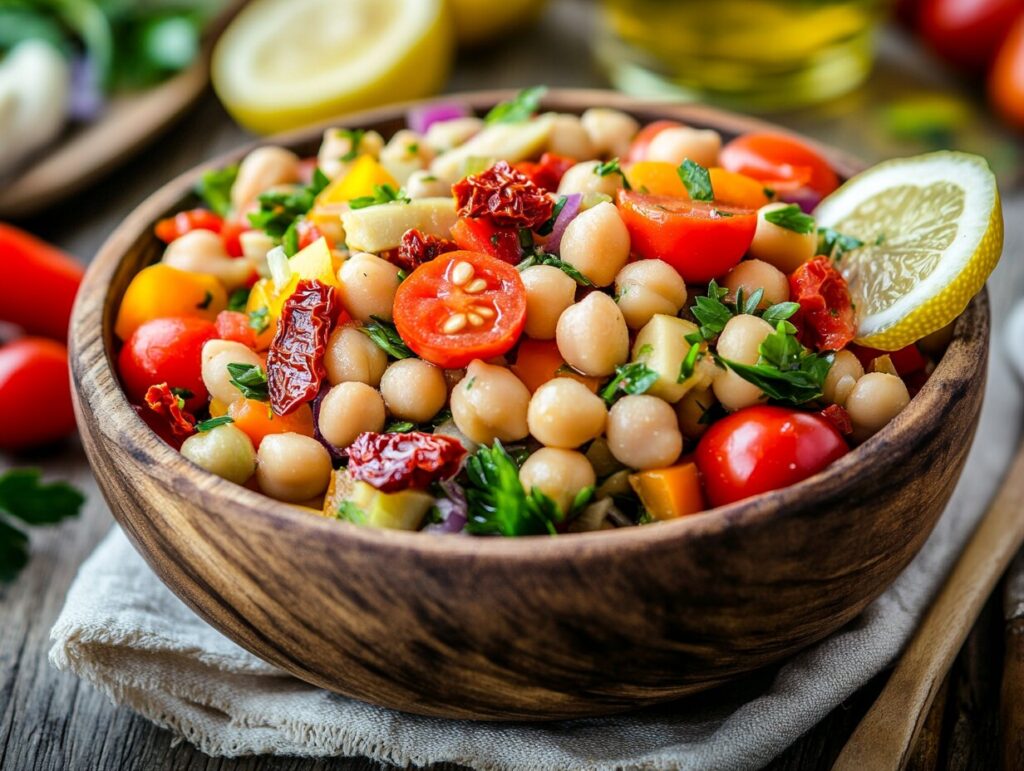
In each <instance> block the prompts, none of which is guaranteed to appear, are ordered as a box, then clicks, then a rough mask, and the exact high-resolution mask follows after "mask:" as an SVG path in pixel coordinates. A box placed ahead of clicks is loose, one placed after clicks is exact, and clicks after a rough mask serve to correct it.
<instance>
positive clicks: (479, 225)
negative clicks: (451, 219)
mask: <svg viewBox="0 0 1024 771" xmlns="http://www.w3.org/2000/svg"><path fill="white" fill-rule="evenodd" d="M452 238H453V239H454V240H455V243H457V244H458V245H459V248H460V249H463V250H465V251H467V252H483V253H484V254H489V255H491V256H492V257H497V258H498V259H499V260H501V261H502V262H507V263H509V264H511V265H515V264H516V263H517V262H519V260H521V259H522V257H523V250H522V247H521V246H520V245H519V233H518V232H516V229H515V228H500V227H498V226H497V225H495V224H494V223H493V222H491V221H490V220H485V219H480V218H478V217H459V219H458V221H456V223H455V224H454V225H453V226H452Z"/></svg>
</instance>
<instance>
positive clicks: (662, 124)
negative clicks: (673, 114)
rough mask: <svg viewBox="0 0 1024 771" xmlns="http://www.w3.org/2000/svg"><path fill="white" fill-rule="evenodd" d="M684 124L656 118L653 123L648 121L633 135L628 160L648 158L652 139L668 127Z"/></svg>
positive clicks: (677, 126)
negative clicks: (648, 149)
mask: <svg viewBox="0 0 1024 771" xmlns="http://www.w3.org/2000/svg"><path fill="white" fill-rule="evenodd" d="M682 125H683V124H682V123H680V122H679V121H677V120H656V121H654V122H653V123H648V124H647V125H646V126H644V127H643V128H642V129H640V131H639V132H637V135H636V136H635V137H633V141H632V143H631V144H630V145H629V153H628V154H627V155H626V160H627V161H645V160H647V148H648V147H650V146H651V140H652V139H654V138H655V137H656V136H658V134H660V133H661V132H662V131H664V130H665V129H667V128H679V127H680V126H682Z"/></svg>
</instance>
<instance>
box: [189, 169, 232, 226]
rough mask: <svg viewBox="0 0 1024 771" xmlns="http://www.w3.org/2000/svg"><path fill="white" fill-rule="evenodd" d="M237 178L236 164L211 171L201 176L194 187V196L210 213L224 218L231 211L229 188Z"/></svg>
mask: <svg viewBox="0 0 1024 771" xmlns="http://www.w3.org/2000/svg"><path fill="white" fill-rule="evenodd" d="M237 176H238V164H235V165H234V166H228V167H226V168H223V169H211V170H210V171H207V172H206V173H204V174H203V176H202V177H201V178H200V180H199V183H198V184H197V185H196V195H198V196H199V197H200V198H202V199H203V203H205V204H206V205H207V207H209V209H210V210H211V211H213V212H214V213H215V214H218V215H220V216H221V217H226V216H227V214H228V212H230V211H231V187H232V186H233V185H234V184H235V178H236V177H237Z"/></svg>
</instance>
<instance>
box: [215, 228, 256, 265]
mask: <svg viewBox="0 0 1024 771" xmlns="http://www.w3.org/2000/svg"><path fill="white" fill-rule="evenodd" d="M250 230H252V226H251V225H249V224H248V222H243V221H242V220H224V226H223V227H222V228H221V231H220V239H221V241H223V242H224V251H226V252H227V253H228V255H229V256H231V257H241V256H242V254H243V253H244V252H243V250H242V238H241V236H242V233H246V232H248V231H250Z"/></svg>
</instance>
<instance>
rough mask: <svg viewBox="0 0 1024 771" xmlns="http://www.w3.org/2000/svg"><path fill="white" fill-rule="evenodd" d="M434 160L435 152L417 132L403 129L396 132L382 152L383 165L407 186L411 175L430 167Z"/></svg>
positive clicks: (381, 160)
mask: <svg viewBox="0 0 1024 771" xmlns="http://www.w3.org/2000/svg"><path fill="white" fill-rule="evenodd" d="M433 159H434V151H433V150H432V149H431V147H430V145H428V144H427V143H426V142H425V141H424V140H423V137H421V136H420V135H419V134H417V133H416V132H415V131H409V130H408V129H402V130H400V131H396V132H395V134H394V136H392V137H391V141H390V142H388V143H387V144H386V145H384V149H383V150H381V151H380V162H381V165H382V166H383V167H384V168H385V169H387V170H388V171H389V172H390V173H391V176H393V177H394V178H395V179H397V180H398V181H399V182H400V183H401V184H403V185H404V184H405V183H406V181H407V180H408V179H409V175H410V174H412V173H413V172H414V171H420V170H422V169H425V168H426V167H427V166H429V165H430V162H431V161H432V160H433Z"/></svg>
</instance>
